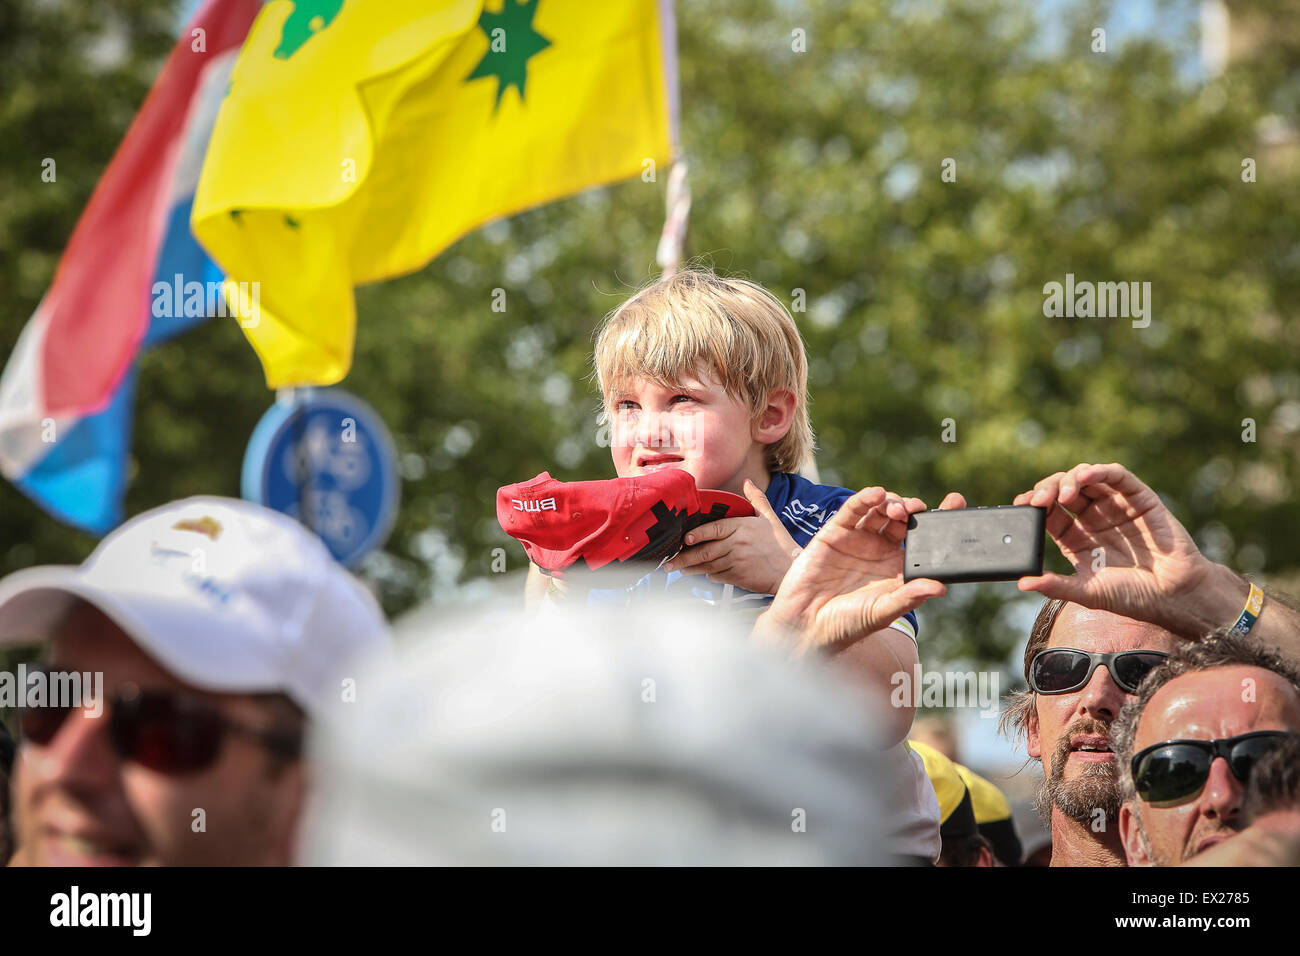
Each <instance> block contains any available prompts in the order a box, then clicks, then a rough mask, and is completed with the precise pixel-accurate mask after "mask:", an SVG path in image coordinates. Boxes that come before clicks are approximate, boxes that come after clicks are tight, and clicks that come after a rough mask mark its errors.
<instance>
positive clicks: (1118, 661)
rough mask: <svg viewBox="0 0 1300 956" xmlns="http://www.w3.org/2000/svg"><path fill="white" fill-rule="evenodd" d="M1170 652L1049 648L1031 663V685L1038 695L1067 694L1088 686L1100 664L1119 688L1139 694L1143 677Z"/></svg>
mask: <svg viewBox="0 0 1300 956" xmlns="http://www.w3.org/2000/svg"><path fill="white" fill-rule="evenodd" d="M1168 656H1169V655H1168V654H1166V653H1164V652H1163V651H1119V652H1118V653H1116V654H1093V653H1090V652H1088V651H1081V650H1078V649H1077V648H1073V647H1049V648H1047V650H1043V651H1039V652H1038V653H1037V654H1035V655H1034V659H1033V660H1032V661H1030V662H1029V686H1030V687H1032V688H1033V690H1034V692H1035V693H1037V694H1068V693H1069V692H1070V691H1072V690H1078V689H1079V688H1080V687H1086V686H1087V684H1088V681H1090V680H1092V672H1093V671H1095V670H1096V669H1097V665H1098V664H1104V665H1105V667H1106V670H1108V671H1110V676H1111V679H1113V680H1114V681H1115V683H1116V684H1117V685H1119V688H1120V690H1122V691H1124V692H1125V693H1129V694H1136V693H1137V689H1138V684H1140V683H1142V678H1144V677H1146V676H1147V674H1149V673H1151V669H1152V668H1154V667H1156V666H1157V665H1159V664H1160V663H1161V662H1162V661H1164V659H1165V658H1166V657H1168Z"/></svg>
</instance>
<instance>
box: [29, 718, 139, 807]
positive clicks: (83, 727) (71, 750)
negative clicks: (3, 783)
mask: <svg viewBox="0 0 1300 956" xmlns="http://www.w3.org/2000/svg"><path fill="white" fill-rule="evenodd" d="M24 759H25V760H27V761H29V762H30V763H31V766H30V767H29V768H27V769H28V770H32V771H35V772H36V773H37V774H38V775H39V776H40V778H41V779H42V780H43V781H45V782H47V783H58V784H60V785H62V786H65V787H69V788H87V787H89V788H94V787H97V786H99V785H101V784H103V783H105V782H108V781H110V780H111V779H112V777H113V776H114V775H115V774H116V773H117V772H118V770H119V767H120V761H119V759H118V756H117V752H116V751H115V750H114V749H113V744H112V740H111V739H110V737H109V732H108V715H107V714H106V713H105V714H102V715H101V716H99V717H93V716H91V715H90V713H89V712H88V711H87V710H85V709H84V708H80V707H77V708H74V709H73V710H72V712H71V713H69V714H68V716H67V717H66V718H65V719H64V721H63V724H62V725H61V726H60V727H59V730H58V733H56V734H55V735H54V739H53V740H51V741H50V742H49V743H48V744H46V745H45V746H43V747H40V746H36V747H31V746H29V747H27V748H24Z"/></svg>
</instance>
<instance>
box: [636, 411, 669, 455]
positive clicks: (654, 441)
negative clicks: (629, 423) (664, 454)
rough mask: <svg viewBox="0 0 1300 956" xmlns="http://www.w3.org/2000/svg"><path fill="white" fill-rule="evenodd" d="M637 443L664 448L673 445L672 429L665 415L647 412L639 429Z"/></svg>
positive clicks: (642, 417) (643, 445)
mask: <svg viewBox="0 0 1300 956" xmlns="http://www.w3.org/2000/svg"><path fill="white" fill-rule="evenodd" d="M637 443H638V444H639V445H641V446H642V447H643V448H664V447H670V446H671V445H672V429H671V428H670V427H669V425H668V421H667V420H666V418H665V416H663V415H660V414H659V413H658V412H646V413H645V414H643V415H642V416H641V421H640V423H639V427H638V429H637Z"/></svg>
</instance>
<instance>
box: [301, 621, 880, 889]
mask: <svg viewBox="0 0 1300 956" xmlns="http://www.w3.org/2000/svg"><path fill="white" fill-rule="evenodd" d="M708 611H709V609H708V608H703V609H701V610H700V611H697V612H696V613H692V612H691V610H690V609H687V608H672V609H668V608H659V609H653V608H619V609H617V610H614V611H609V610H600V609H593V608H579V609H575V610H571V611H567V612H560V613H555V614H552V615H549V616H547V617H546V618H545V619H539V618H538V617H537V616H536V615H534V614H527V613H525V612H523V611H517V612H495V613H491V612H489V613H483V612H481V611H480V612H479V613H476V614H474V615H472V616H460V615H457V616H453V617H452V618H451V619H450V620H448V621H446V622H445V623H444V626H443V627H442V628H440V630H439V632H438V633H430V634H428V635H425V637H424V639H423V640H421V641H419V642H418V643H411V644H409V645H407V646H405V647H402V648H401V649H399V652H398V655H397V657H396V659H395V660H393V661H390V662H389V664H388V666H386V667H382V668H380V669H378V670H377V672H375V673H373V674H372V675H369V676H365V677H363V678H362V679H361V680H359V682H358V687H359V697H358V701H357V704H356V705H355V706H356V708H357V709H356V711H355V716H354V719H352V720H350V721H347V722H346V723H340V724H336V725H333V726H330V727H328V728H324V730H323V732H322V733H321V734H320V735H318V736H317V737H316V738H315V740H314V752H313V757H314V760H315V761H316V769H317V771H318V777H317V788H316V791H315V793H314V795H313V799H314V804H313V806H312V808H311V811H310V812H309V813H308V819H307V824H306V828H305V833H306V838H305V840H304V844H305V846H306V851H305V859H304V860H303V861H302V862H305V863H309V864H314V865H331V864H347V865H374V864H409V865H429V864H451V865H490V864H523V865H530V864H544V865H556V864H561V865H583V864H594V865H607V864H608V865H627V864H631V865H700V864H706V865H707V864H719V865H737V864H739V865H746V864H760V865H787V864H794V865H798V864H817V863H820V864H871V863H876V862H882V861H883V859H884V856H883V852H882V850H881V837H882V829H883V824H882V821H881V814H880V812H879V810H880V808H881V802H880V798H879V796H878V795H879V793H880V792H881V790H880V787H881V786H882V785H883V783H884V781H882V780H881V779H880V778H881V775H880V774H879V773H878V771H879V769H880V766H881V757H882V755H881V754H880V752H879V751H877V750H874V748H873V746H872V743H873V742H872V736H873V735H872V732H871V730H870V727H871V726H872V722H871V719H870V716H869V715H868V714H866V713H865V712H864V711H863V710H862V709H861V707H860V706H859V704H858V697H859V696H860V695H855V694H854V693H853V692H852V691H850V690H848V689H847V688H846V687H845V686H843V685H841V684H840V683H839V680H838V679H837V678H836V677H835V676H834V675H832V674H830V673H829V672H828V671H827V670H826V669H825V668H824V667H822V666H821V665H817V664H813V663H811V662H809V663H805V664H799V663H792V662H791V661H790V660H789V659H788V658H787V657H786V656H785V655H784V654H777V653H775V652H773V651H771V650H766V649H763V648H759V647H757V646H755V645H754V644H752V643H750V642H749V641H748V640H747V639H746V635H744V634H743V633H740V634H738V633H735V632H734V631H732V630H730V629H729V626H728V625H727V624H726V623H725V622H722V621H720V620H719V618H718V615H716V614H709V613H708Z"/></svg>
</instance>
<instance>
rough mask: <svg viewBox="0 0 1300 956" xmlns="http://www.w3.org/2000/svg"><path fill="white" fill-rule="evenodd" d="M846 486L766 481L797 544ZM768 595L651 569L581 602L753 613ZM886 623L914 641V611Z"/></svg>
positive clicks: (786, 477)
mask: <svg viewBox="0 0 1300 956" xmlns="http://www.w3.org/2000/svg"><path fill="white" fill-rule="evenodd" d="M853 494H854V493H853V492H852V491H850V490H849V489H848V488H838V487H836V486H834V485H817V484H813V482H811V481H809V480H808V479H807V478H801V477H800V476H798V475H791V474H787V473H785V472H777V473H776V474H774V475H772V478H771V480H770V481H769V483H768V486H767V500H768V502H769V503H770V504H771V505H772V510H773V511H775V512H776V514H777V517H778V518H780V519H781V524H782V525H784V526H785V530H786V531H787V532H789V534H790V537H792V538H794V540H795V543H796V544H797V545H799V547H801V548H804V547H807V546H808V542H809V541H811V540H812V538H813V535H815V534H816V533H817V532H818V531H819V530H820V529H821V527H822V525H824V524H825V523H826V522H827V521H830V520H831V518H832V517H834V515H835V512H837V511H839V510H840V506H841V505H843V504H844V502H846V501H848V500H849V498H851V497H852V496H853ZM772 597H773V596H772V595H771V594H757V593H755V592H754V591H747V590H745V589H744V588H739V587H736V586H735V585H734V584H717V583H714V582H713V581H710V580H709V579H708V578H707V577H706V576H705V575H703V574H683V573H682V572H681V571H651V572H650V573H649V574H647V575H646V576H645V577H643V578H641V579H640V580H639V581H637V582H636V584H633V585H632V586H630V587H628V588H615V589H598V590H592V591H590V592H588V597H587V603H588V604H589V605H591V604H629V603H631V602H633V601H643V600H650V599H658V600H664V599H667V600H670V601H678V600H683V601H693V602H694V601H699V602H703V603H705V604H708V605H711V606H714V607H721V608H726V609H729V610H733V611H738V612H741V613H748V614H750V615H752V616H753V617H757V616H758V615H759V614H761V613H762V612H763V609H764V608H766V607H767V606H768V605H769V604H771V603H772ZM890 626H891V627H893V628H895V629H897V630H900V631H902V632H903V633H904V634H907V635H908V636H909V637H910V638H912V640H916V635H917V622H916V615H915V614H914V613H912V612H911V611H909V612H908V613H907V614H905V615H904V616H903V617H901V618H899V619H898V620H896V621H894V623H893V624H891V625H890Z"/></svg>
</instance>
